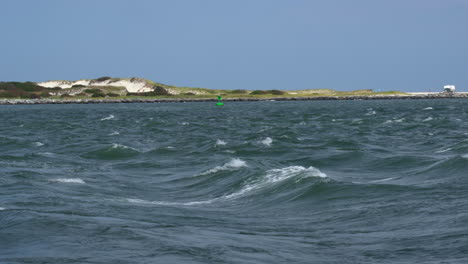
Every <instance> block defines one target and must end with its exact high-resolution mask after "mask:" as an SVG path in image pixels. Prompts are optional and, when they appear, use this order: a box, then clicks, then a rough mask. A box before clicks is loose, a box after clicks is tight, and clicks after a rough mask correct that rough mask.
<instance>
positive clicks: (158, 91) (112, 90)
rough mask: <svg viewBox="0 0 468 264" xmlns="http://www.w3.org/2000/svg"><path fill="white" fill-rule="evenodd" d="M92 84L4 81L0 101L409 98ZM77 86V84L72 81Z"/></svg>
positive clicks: (361, 92) (356, 92) (357, 92)
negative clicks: (44, 84) (143, 89)
mask: <svg viewBox="0 0 468 264" xmlns="http://www.w3.org/2000/svg"><path fill="white" fill-rule="evenodd" d="M84 81H89V86H85V85H82V84H75V85H72V87H71V88H64V89H62V88H60V87H54V88H45V87H42V86H39V85H37V84H36V83H33V82H0V98H45V97H51V98H54V99H60V98H76V99H86V98H106V97H108V98H115V99H119V98H122V99H124V98H128V99H132V98H172V99H184V98H187V99H205V98H215V97H216V96H218V95H222V96H223V97H224V98H226V99H237V98H246V99H248V98H265V99H268V98H291V97H327V96H336V97H343V96H388V95H406V94H405V93H402V92H397V91H387V92H374V91H373V90H369V89H361V90H354V91H335V90H331V89H308V90H295V91H288V90H274V89H272V90H253V91H252V90H245V89H236V90H221V89H206V88H196V87H195V88H194V87H178V86H173V85H166V84H162V83H157V82H153V81H150V80H146V79H142V78H136V77H134V78H111V77H107V76H105V77H100V78H97V79H94V80H84ZM104 81H107V83H108V84H107V86H95V85H93V84H97V83H102V82H104ZM119 81H128V82H133V83H143V85H146V87H152V89H153V90H152V91H150V92H144V93H130V92H128V91H127V90H126V89H125V87H122V86H112V83H116V82H119ZM68 83H70V84H73V82H68Z"/></svg>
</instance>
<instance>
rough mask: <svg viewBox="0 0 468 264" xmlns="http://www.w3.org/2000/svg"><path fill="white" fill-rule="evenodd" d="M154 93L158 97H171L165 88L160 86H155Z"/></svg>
mask: <svg viewBox="0 0 468 264" xmlns="http://www.w3.org/2000/svg"><path fill="white" fill-rule="evenodd" d="M153 91H154V93H155V94H156V95H171V94H170V93H169V92H168V91H167V90H166V89H164V87H162V86H159V85H156V86H154V87H153Z"/></svg>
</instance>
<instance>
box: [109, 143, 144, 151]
mask: <svg viewBox="0 0 468 264" xmlns="http://www.w3.org/2000/svg"><path fill="white" fill-rule="evenodd" d="M112 148H113V149H131V150H134V151H137V152H139V151H138V149H135V148H132V147H129V146H125V145H122V144H117V143H113V144H112Z"/></svg>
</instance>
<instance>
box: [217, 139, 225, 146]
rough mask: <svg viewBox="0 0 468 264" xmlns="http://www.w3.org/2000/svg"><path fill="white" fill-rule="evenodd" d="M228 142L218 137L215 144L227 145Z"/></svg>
mask: <svg viewBox="0 0 468 264" xmlns="http://www.w3.org/2000/svg"><path fill="white" fill-rule="evenodd" d="M226 144H227V143H226V141H224V140H221V139H218V140H216V144H215V146H225V145H226Z"/></svg>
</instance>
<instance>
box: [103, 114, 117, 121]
mask: <svg viewBox="0 0 468 264" xmlns="http://www.w3.org/2000/svg"><path fill="white" fill-rule="evenodd" d="M111 119H114V115H109V116H107V117H104V118H102V119H101V121H104V120H111Z"/></svg>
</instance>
